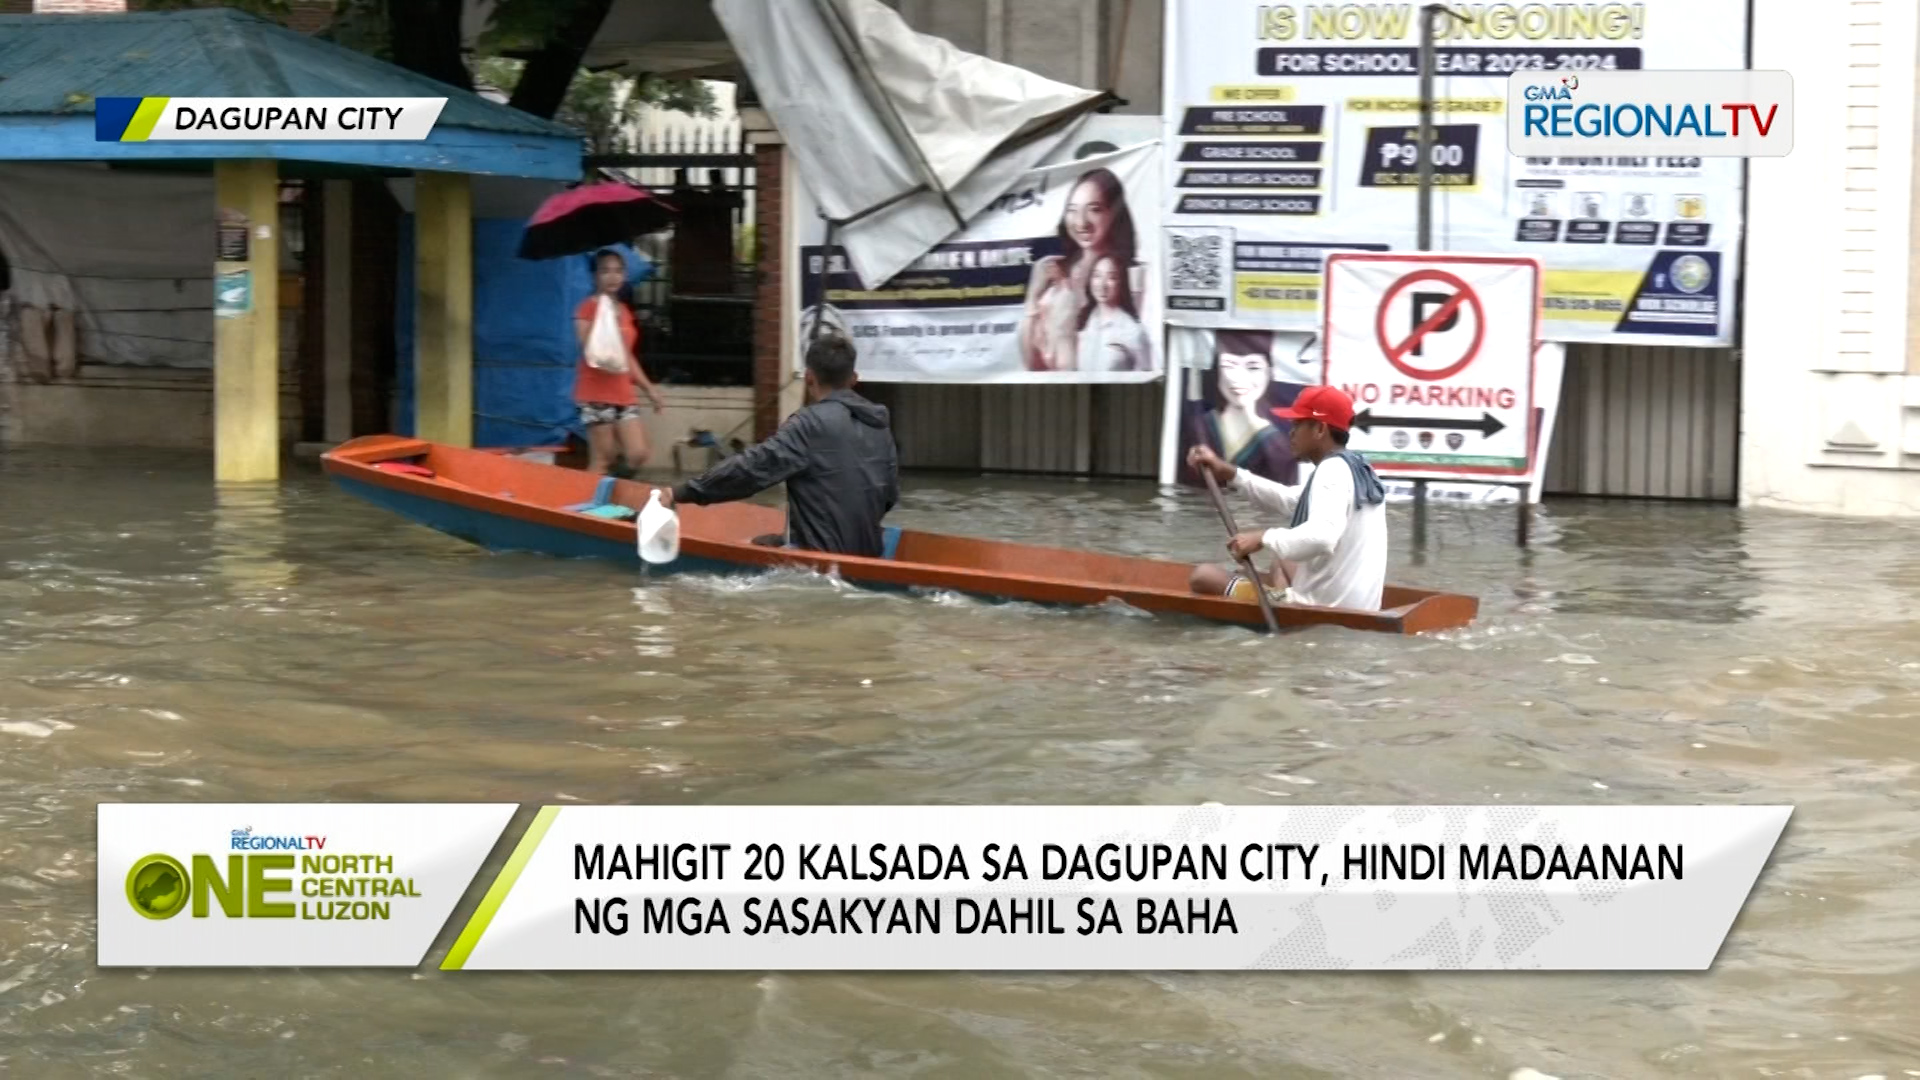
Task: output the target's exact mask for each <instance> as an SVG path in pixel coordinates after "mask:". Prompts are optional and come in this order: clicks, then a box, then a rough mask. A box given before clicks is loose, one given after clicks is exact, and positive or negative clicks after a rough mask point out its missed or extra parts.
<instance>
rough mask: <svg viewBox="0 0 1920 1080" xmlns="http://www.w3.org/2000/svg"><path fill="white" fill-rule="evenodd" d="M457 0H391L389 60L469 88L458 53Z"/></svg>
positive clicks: (458, 3)
mask: <svg viewBox="0 0 1920 1080" xmlns="http://www.w3.org/2000/svg"><path fill="white" fill-rule="evenodd" d="M460 9H461V3H460V0H391V2H389V3H388V4H387V41H388V47H389V48H391V49H392V50H393V62H394V63H396V64H398V65H400V66H401V67H403V68H406V69H407V70H408V71H413V72H418V73H419V74H421V75H425V76H426V77H428V78H429V79H438V80H439V81H441V82H443V83H446V84H447V85H449V86H457V87H459V88H460V89H462V90H471V89H473V76H472V75H470V74H468V72H467V65H466V62H465V60H464V59H463V58H462V57H461V55H460Z"/></svg>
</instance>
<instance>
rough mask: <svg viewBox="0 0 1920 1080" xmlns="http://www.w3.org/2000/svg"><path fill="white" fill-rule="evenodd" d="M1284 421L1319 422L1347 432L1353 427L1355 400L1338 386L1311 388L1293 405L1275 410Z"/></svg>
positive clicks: (1295, 400)
mask: <svg viewBox="0 0 1920 1080" xmlns="http://www.w3.org/2000/svg"><path fill="white" fill-rule="evenodd" d="M1273 415H1275V416H1277V417H1279V418H1280V419H1282V420H1318V421H1320V422H1321V423H1323V424H1326V425H1327V426H1328V427H1336V428H1339V429H1340V430H1341V431H1345V430H1347V429H1348V428H1350V427H1352V426H1353V399H1352V398H1350V397H1348V396H1347V392H1346V391H1344V390H1342V389H1340V388H1339V387H1337V386H1309V387H1307V388H1306V389H1305V390H1302V391H1300V396H1299V397H1297V398H1294V399H1293V404H1292V405H1288V406H1284V407H1282V408H1278V409H1275V410H1273Z"/></svg>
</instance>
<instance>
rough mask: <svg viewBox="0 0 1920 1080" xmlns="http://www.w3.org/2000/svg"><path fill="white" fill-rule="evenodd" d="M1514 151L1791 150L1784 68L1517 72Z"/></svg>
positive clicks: (1758, 153)
mask: <svg viewBox="0 0 1920 1080" xmlns="http://www.w3.org/2000/svg"><path fill="white" fill-rule="evenodd" d="M1507 150H1508V152H1509V153H1512V154H1515V155H1519V156H1523V157H1587V156H1595V155H1607V156H1625V157H1687V158H1702V157H1785V156H1786V155H1787V154H1789V153H1791V152H1792V151H1793V76H1792V75H1790V74H1788V73H1787V72H1784V71H1746V70H1735V71H1584V72H1569V73H1566V74H1558V73H1550V72H1535V71H1528V72H1519V73H1516V74H1514V75H1513V76H1511V77H1509V79H1508V80H1507Z"/></svg>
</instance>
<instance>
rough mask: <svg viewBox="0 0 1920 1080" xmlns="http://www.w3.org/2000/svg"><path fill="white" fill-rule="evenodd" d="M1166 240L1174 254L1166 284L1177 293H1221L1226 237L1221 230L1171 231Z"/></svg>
mask: <svg viewBox="0 0 1920 1080" xmlns="http://www.w3.org/2000/svg"><path fill="white" fill-rule="evenodd" d="M1167 239H1168V241H1169V244H1170V250H1169V255H1170V256H1171V258H1170V259H1169V260H1168V261H1169V262H1170V263H1171V266H1170V268H1169V269H1168V272H1167V278H1168V280H1167V287H1168V288H1169V289H1170V290H1173V291H1176V292H1219V291H1220V288H1221V284H1220V270H1221V267H1222V264H1224V263H1225V262H1226V259H1225V257H1224V251H1225V248H1226V237H1224V236H1221V235H1220V234H1219V233H1198V234H1194V235H1189V236H1182V235H1181V234H1179V233H1172V234H1169V235H1168V237H1167Z"/></svg>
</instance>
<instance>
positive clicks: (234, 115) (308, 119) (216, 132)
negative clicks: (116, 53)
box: [93, 97, 447, 142]
mask: <svg viewBox="0 0 1920 1080" xmlns="http://www.w3.org/2000/svg"><path fill="white" fill-rule="evenodd" d="M446 104H447V99H446V98H175V97H103V98H95V99H94V103H93V139H94V141H95V142H290V141H298V142H346V141H353V142H369V141H373V142H418V141H420V140H422V139H425V138H426V137H427V136H428V135H430V134H432V132H433V125H434V124H435V123H436V122H438V121H439V119H440V110H442V109H444V108H445V107H446Z"/></svg>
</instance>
